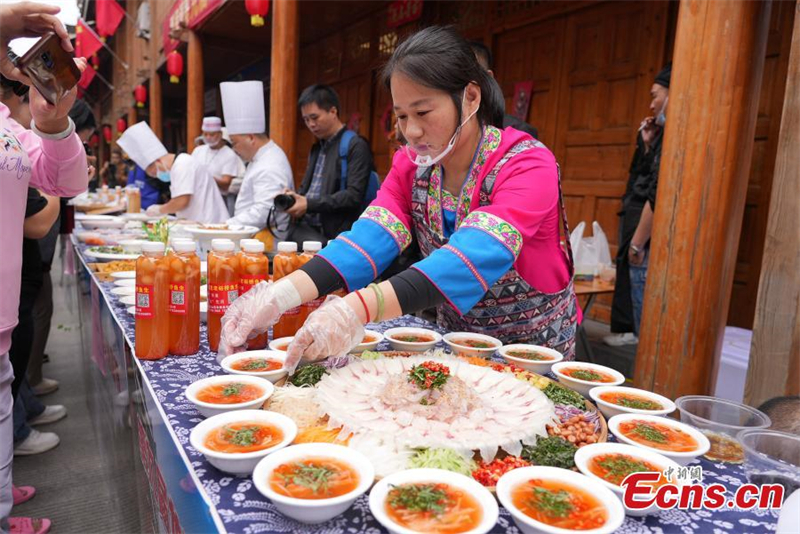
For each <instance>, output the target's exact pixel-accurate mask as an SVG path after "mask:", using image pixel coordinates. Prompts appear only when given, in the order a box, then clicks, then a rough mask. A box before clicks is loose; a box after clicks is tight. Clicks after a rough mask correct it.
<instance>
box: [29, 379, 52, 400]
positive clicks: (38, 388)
mask: <svg viewBox="0 0 800 534" xmlns="http://www.w3.org/2000/svg"><path fill="white" fill-rule="evenodd" d="M31 389H32V390H33V394H34V395H37V396H39V397H41V396H42V395H47V394H48V393H52V392H54V391H55V390H57V389H58V380H53V379H52V378H42V381H41V382H39V383H38V384H36V385H35V386H31Z"/></svg>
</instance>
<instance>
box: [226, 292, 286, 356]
mask: <svg viewBox="0 0 800 534" xmlns="http://www.w3.org/2000/svg"><path fill="white" fill-rule="evenodd" d="M283 311H284V310H281V308H280V306H279V299H278V298H276V294H275V284H273V283H270V282H259V283H258V284H257V285H255V286H253V287H252V288H250V291H248V292H247V293H245V294H244V295H242V296H241V297H239V298H237V299H236V300H234V301H233V304H231V305H230V306H229V307H228V310H227V311H226V312H225V315H223V316H222V322H221V327H220V337H219V349H218V351H217V353H218V354H219V356H220V359H221V357H223V356H228V355H230V354H236V353H237V352H242V351H244V350H247V340H248V338H253V337H256V336H258V335H260V334H263V333H264V332H266V331H267V330H269V327H270V326H272V325H274V324H275V323H277V322H278V319H280V317H281V315H282V314H283Z"/></svg>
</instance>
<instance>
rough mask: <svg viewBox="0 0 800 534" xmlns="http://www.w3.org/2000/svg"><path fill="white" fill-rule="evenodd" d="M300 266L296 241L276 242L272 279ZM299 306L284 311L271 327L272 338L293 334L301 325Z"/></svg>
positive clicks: (275, 279) (291, 271)
mask: <svg viewBox="0 0 800 534" xmlns="http://www.w3.org/2000/svg"><path fill="white" fill-rule="evenodd" d="M299 268H300V257H299V256H298V255H297V243H294V242H292V241H281V242H280V243H278V254H276V255H275V259H274V260H273V263H272V279H273V281H276V282H277V281H278V280H280V279H281V278H283V277H284V276H288V275H289V274H291V273H293V272H294V271H296V270H297V269H299ZM303 320H304V319H303V318H302V317H301V315H300V306H298V307H297V308H292V309H291V310H289V311H287V312H286V313H284V314H283V315H282V316H281V318H280V320H279V321H278V323H277V324H276V325H275V326H274V327H272V339H279V338H282V337H291V336H294V335H295V334H296V333H297V331H298V330H300V327H301V326H303Z"/></svg>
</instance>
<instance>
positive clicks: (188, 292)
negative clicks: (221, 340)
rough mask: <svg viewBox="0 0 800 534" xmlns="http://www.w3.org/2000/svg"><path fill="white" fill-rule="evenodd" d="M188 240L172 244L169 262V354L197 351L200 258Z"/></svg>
mask: <svg viewBox="0 0 800 534" xmlns="http://www.w3.org/2000/svg"><path fill="white" fill-rule="evenodd" d="M196 249H197V244H196V243H195V242H194V241H192V240H191V239H176V240H174V241H173V242H172V250H173V252H174V254H170V255H169V256H168V258H167V260H168V261H169V353H170V354H172V355H174V356H186V355H188V354H195V353H197V351H198V350H199V349H200V258H199V257H198V256H197V254H195V250H196Z"/></svg>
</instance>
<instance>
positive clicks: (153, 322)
mask: <svg viewBox="0 0 800 534" xmlns="http://www.w3.org/2000/svg"><path fill="white" fill-rule="evenodd" d="M168 286H169V265H168V263H167V259H166V258H165V257H164V243H155V242H150V241H148V242H146V243H144V244H143V245H142V255H141V256H139V258H138V259H137V260H136V345H135V348H136V357H137V358H140V359H142V360H158V359H161V358H163V357H164V356H166V355H167V352H168V350H169V294H168V291H169V287H168Z"/></svg>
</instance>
